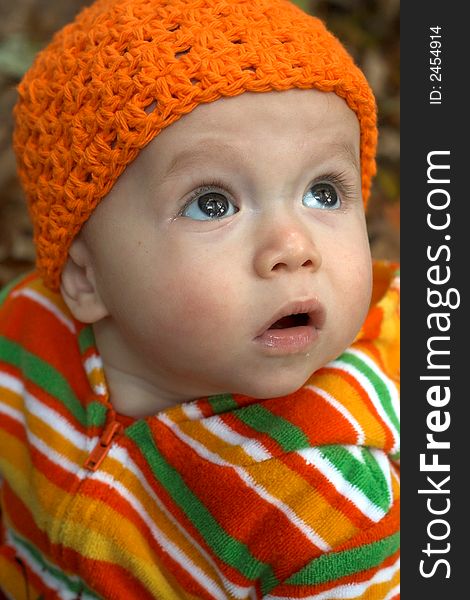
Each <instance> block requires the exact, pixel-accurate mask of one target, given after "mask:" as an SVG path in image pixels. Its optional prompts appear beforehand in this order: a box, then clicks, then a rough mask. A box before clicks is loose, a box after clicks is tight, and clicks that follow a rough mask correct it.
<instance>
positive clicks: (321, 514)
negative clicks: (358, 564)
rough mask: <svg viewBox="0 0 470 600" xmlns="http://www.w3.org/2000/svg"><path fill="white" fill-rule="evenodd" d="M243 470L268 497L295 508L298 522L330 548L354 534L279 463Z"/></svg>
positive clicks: (340, 514)
mask: <svg viewBox="0 0 470 600" xmlns="http://www.w3.org/2000/svg"><path fill="white" fill-rule="evenodd" d="M268 463H269V464H268ZM246 470H247V472H248V473H249V474H250V475H251V476H252V477H253V479H254V480H255V481H256V483H258V484H259V485H261V486H262V487H263V488H264V489H265V490H266V491H267V492H269V493H270V494H271V495H272V496H274V497H275V498H278V499H279V500H281V501H283V502H284V503H285V504H287V505H290V504H295V513H296V514H297V515H298V516H299V517H300V519H302V520H303V521H304V522H305V523H306V524H307V525H309V526H310V527H311V528H312V529H313V530H314V531H315V532H316V533H317V534H319V535H320V536H321V537H322V538H323V539H324V540H325V542H327V543H328V544H329V545H330V546H335V545H338V544H340V543H341V542H343V541H345V540H347V539H349V538H350V537H351V536H352V535H354V534H355V533H356V532H357V528H356V527H355V525H354V524H353V523H352V522H351V521H350V520H349V519H348V518H347V516H346V515H345V514H344V513H343V512H341V511H340V510H337V509H336V508H334V507H333V506H331V505H330V504H329V502H328V501H327V500H326V499H325V498H324V497H323V496H322V495H321V494H320V493H319V492H318V491H317V490H315V489H314V488H313V487H312V486H311V485H310V484H309V483H307V482H306V481H305V479H304V478H303V477H301V476H300V475H298V474H297V473H295V472H294V471H292V470H291V469H289V468H288V467H287V466H286V465H285V464H283V463H282V462H281V461H279V460H277V459H271V460H269V461H265V462H263V463H257V464H256V465H252V466H251V467H249V468H247V469H246ZM302 498H308V502H302Z"/></svg>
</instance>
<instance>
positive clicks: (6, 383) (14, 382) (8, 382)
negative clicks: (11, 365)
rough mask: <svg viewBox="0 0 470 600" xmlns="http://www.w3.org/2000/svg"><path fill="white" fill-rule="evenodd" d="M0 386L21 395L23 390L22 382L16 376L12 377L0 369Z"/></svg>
mask: <svg viewBox="0 0 470 600" xmlns="http://www.w3.org/2000/svg"><path fill="white" fill-rule="evenodd" d="M0 386H2V387H4V388H6V389H7V390H10V391H11V392H13V393H14V394H18V395H19V396H21V395H22V394H23V390H24V383H23V382H22V381H21V379H18V377H13V375H10V374H9V373H4V372H3V371H0Z"/></svg>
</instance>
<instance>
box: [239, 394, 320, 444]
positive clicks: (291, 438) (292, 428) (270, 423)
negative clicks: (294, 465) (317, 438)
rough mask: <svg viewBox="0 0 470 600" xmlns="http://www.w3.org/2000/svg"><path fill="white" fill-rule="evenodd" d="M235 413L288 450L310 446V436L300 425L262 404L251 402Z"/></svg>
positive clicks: (241, 419)
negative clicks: (274, 412)
mask: <svg viewBox="0 0 470 600" xmlns="http://www.w3.org/2000/svg"><path fill="white" fill-rule="evenodd" d="M234 415H235V416H236V417H237V418H238V419H240V421H243V423H245V424H246V425H249V426H250V427H251V428H252V429H255V430H256V431H259V432H261V433H266V434H267V435H269V436H270V437H271V438H272V439H273V440H275V441H276V442H277V443H278V444H279V445H280V446H281V447H282V449H283V450H285V451H286V452H291V451H295V450H300V449H301V448H307V447H309V446H310V442H309V439H308V437H307V436H306V435H305V433H304V432H303V431H302V430H301V429H300V428H299V427H297V426H296V425H294V424H293V423H291V422H290V421H287V419H284V418H283V417H279V416H277V415H275V414H273V413H272V412H271V411H269V410H268V409H267V408H265V407H264V406H262V405H261V404H251V405H250V406H246V407H245V408H241V409H240V410H237V411H236V412H235V413H234Z"/></svg>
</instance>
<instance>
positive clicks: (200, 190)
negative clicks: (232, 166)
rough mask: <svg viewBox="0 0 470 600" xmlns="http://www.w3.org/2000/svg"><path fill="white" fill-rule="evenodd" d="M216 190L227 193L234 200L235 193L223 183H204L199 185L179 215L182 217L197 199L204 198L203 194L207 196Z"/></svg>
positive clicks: (217, 181)
mask: <svg viewBox="0 0 470 600" xmlns="http://www.w3.org/2000/svg"><path fill="white" fill-rule="evenodd" d="M214 188H218V189H219V190H221V191H224V192H226V193H227V194H228V195H229V196H231V197H232V198H233V193H232V191H231V189H230V188H229V187H228V186H227V184H226V183H224V182H223V181H220V180H217V179H211V180H208V181H202V182H201V183H200V185H198V187H197V188H196V189H195V190H194V191H193V192H191V196H190V197H189V199H188V200H187V201H186V202H185V203H184V206H183V207H182V208H181V210H180V211H179V214H180V215H182V214H183V213H184V211H185V210H186V209H187V208H188V206H189V205H190V204H191V203H192V202H194V200H196V198H198V197H199V196H202V195H203V194H207V193H208V192H212V191H213V189H214Z"/></svg>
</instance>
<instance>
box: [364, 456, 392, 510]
mask: <svg viewBox="0 0 470 600" xmlns="http://www.w3.org/2000/svg"><path fill="white" fill-rule="evenodd" d="M369 450H370V453H371V454H372V456H373V457H374V458H375V460H376V462H377V464H378V466H379V468H380V470H381V471H382V473H383V476H384V479H385V481H386V482H387V490H388V498H389V506H391V505H392V502H393V494H392V473H391V467H390V461H389V459H388V456H387V455H386V454H385V452H384V451H383V450H379V448H369Z"/></svg>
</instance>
